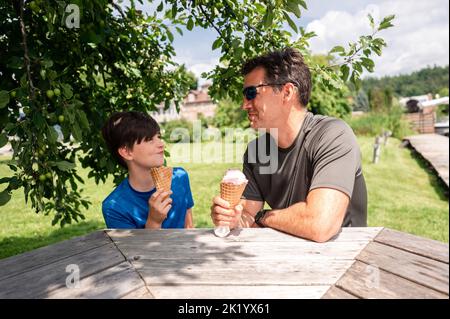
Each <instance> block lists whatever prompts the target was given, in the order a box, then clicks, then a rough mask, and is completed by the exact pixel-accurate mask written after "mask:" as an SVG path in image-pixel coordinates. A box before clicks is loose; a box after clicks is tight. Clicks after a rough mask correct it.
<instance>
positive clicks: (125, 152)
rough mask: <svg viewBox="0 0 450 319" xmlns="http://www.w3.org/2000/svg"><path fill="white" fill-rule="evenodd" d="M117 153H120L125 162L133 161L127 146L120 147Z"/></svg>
mask: <svg viewBox="0 0 450 319" xmlns="http://www.w3.org/2000/svg"><path fill="white" fill-rule="evenodd" d="M117 152H118V153H119V155H120V156H122V157H123V159H124V160H128V161H131V160H132V159H133V156H132V155H131V151H130V149H129V148H128V147H126V146H122V147H119V149H118V150H117Z"/></svg>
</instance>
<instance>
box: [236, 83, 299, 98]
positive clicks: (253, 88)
mask: <svg viewBox="0 0 450 319" xmlns="http://www.w3.org/2000/svg"><path fill="white" fill-rule="evenodd" d="M286 83H292V84H294V85H297V84H296V83H295V82H291V81H289V82H285V83H268V84H259V85H250V86H247V87H246V88H244V89H243V90H242V93H243V94H244V96H245V98H246V99H247V100H253V99H254V98H255V97H256V94H258V90H257V89H258V88H259V87H262V86H280V85H285V84H286Z"/></svg>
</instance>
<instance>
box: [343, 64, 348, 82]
mask: <svg viewBox="0 0 450 319" xmlns="http://www.w3.org/2000/svg"><path fill="white" fill-rule="evenodd" d="M341 72H342V81H344V82H345V81H347V79H348V75H349V74H350V68H349V67H348V65H347V64H344V65H342V66H341Z"/></svg>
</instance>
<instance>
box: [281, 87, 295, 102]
mask: <svg viewBox="0 0 450 319" xmlns="http://www.w3.org/2000/svg"><path fill="white" fill-rule="evenodd" d="M296 90H297V87H296V86H295V85H294V84H292V83H287V84H286V85H285V87H284V98H285V100H286V101H290V100H291V99H292V98H294V96H295V92H296Z"/></svg>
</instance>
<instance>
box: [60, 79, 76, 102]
mask: <svg viewBox="0 0 450 319" xmlns="http://www.w3.org/2000/svg"><path fill="white" fill-rule="evenodd" d="M61 87H62V89H63V95H64V97H65V98H66V99H70V98H72V96H73V92H72V87H71V86H70V85H69V84H67V83H63V84H61Z"/></svg>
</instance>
